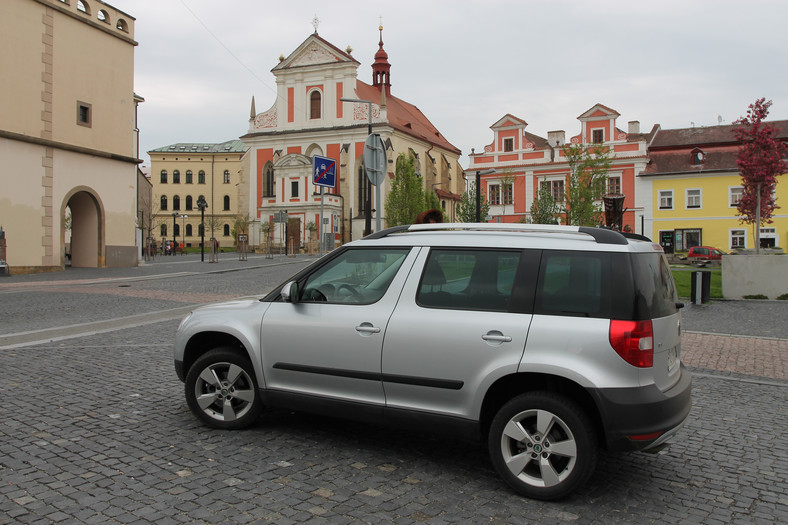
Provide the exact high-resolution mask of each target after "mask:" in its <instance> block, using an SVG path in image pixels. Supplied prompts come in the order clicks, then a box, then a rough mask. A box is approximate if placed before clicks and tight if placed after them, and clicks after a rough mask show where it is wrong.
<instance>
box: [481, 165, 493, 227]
mask: <svg viewBox="0 0 788 525" xmlns="http://www.w3.org/2000/svg"><path fill="white" fill-rule="evenodd" d="M493 173H498V172H497V171H496V170H495V168H492V169H489V170H484V171H477V172H476V222H482V179H481V176H482V175H492V174H493Z"/></svg>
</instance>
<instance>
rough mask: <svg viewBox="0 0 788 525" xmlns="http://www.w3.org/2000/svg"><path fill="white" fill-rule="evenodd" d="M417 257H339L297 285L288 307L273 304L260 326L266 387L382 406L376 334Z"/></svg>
mask: <svg viewBox="0 0 788 525" xmlns="http://www.w3.org/2000/svg"><path fill="white" fill-rule="evenodd" d="M416 251H418V250H414V253H411V249H410V248H396V247H394V248H388V247H387V248H372V249H364V248H351V249H346V250H343V251H340V252H339V253H338V254H337V255H336V256H335V257H333V258H331V259H330V260H328V261H327V262H326V263H325V264H323V265H321V266H319V267H318V268H316V269H315V270H314V271H313V272H312V273H310V274H308V275H306V276H303V277H302V278H300V279H299V280H298V282H297V287H298V290H299V291H298V292H294V293H293V294H292V295H293V296H295V297H294V298H293V299H294V300H295V302H284V301H277V302H274V303H272V304H271V307H270V308H268V310H267V311H266V313H265V316H264V317H263V322H262V327H261V330H262V335H261V341H262V356H263V373H264V375H265V380H266V388H267V389H269V390H271V391H272V392H274V394H276V393H282V394H288V393H291V394H299V395H301V394H306V395H307V396H309V397H311V398H315V397H319V398H323V399H326V400H337V401H348V402H354V403H360V404H366V405H374V406H378V407H382V406H383V387H382V384H381V378H380V355H381V349H382V346H383V336H384V334H385V332H386V327H387V325H388V322H389V318H390V317H391V313H392V311H393V310H394V307H395V306H396V304H397V300H398V298H399V294H400V290H401V288H402V285H403V283H404V282H405V278H406V277H407V274H408V271H409V270H410V267H411V266H412V265H413V260H414V258H415V252H416ZM291 290H293V288H291Z"/></svg>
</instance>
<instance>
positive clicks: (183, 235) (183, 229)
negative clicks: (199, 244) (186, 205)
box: [181, 213, 189, 255]
mask: <svg viewBox="0 0 788 525" xmlns="http://www.w3.org/2000/svg"><path fill="white" fill-rule="evenodd" d="M188 218H189V216H188V215H186V214H185V213H184V214H182V215H181V243H183V249H184V250H186V219H188ZM183 254H184V252H181V255H183Z"/></svg>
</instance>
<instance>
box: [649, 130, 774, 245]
mask: <svg viewBox="0 0 788 525" xmlns="http://www.w3.org/2000/svg"><path fill="white" fill-rule="evenodd" d="M771 124H772V125H773V126H774V127H775V128H776V129H778V130H779V131H778V133H777V137H778V138H779V139H781V140H783V141H784V142H788V121H774V122H771ZM735 127H736V126H732V125H729V126H713V127H707V128H686V129H672V130H660V131H659V132H658V133H657V135H656V137H655V138H654V140H653V141H652V143H651V146H650V147H649V157H650V159H651V161H650V163H649V165H648V166H647V167H646V169H645V170H644V171H643V172H642V173H641V174H640V176H639V177H640V179H641V182H642V184H643V187H644V189H645V190H646V191H644V194H645V195H648V196H649V197H648V202H647V203H646V204H645V206H646V207H647V208H648V210H647V212H646V214H645V216H646V217H650V218H651V219H650V220H648V221H647V225H646V235H647V236H649V237H651V238H653V239H655V240H658V241H659V243H660V244H661V245H662V246H663V247H664V248H665V251H666V252H668V253H672V252H674V251H675V252H683V251H687V250H688V249H689V248H690V247H692V246H701V245H703V246H713V247H715V248H720V249H722V250H724V251H729V250H738V251H741V250H750V249H754V248H755V229H754V227H753V226H752V225H749V224H744V223H742V222H741V220H740V219H741V216H740V215H738V211H737V209H736V205H737V203H738V199H739V197H740V195H741V191H742V185H741V176H740V175H739V171H738V167H737V165H736V155H737V150H738V143H737V142H736V140H735V138H734V136H733V133H732V130H733V129H734V128H735ZM782 178H783V177H778V179H777V181H778V182H777V187H776V197H777V204H778V206H779V204H780V203H781V202H788V182H786V181H784V180H781V179H782ZM772 220H773V222H772V224H764V225H762V226H761V231H760V239H761V247H766V248H768V247H778V246H779V247H782V248H783V249H785V248H786V239H788V213H786V211H785V209H784V208H778V209H777V210H775V214H774V215H773V217H772Z"/></svg>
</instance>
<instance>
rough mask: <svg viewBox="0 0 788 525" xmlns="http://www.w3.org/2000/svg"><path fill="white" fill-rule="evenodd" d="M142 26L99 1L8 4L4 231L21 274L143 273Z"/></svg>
mask: <svg viewBox="0 0 788 525" xmlns="http://www.w3.org/2000/svg"><path fill="white" fill-rule="evenodd" d="M134 22H135V20H134V18H133V17H132V16H130V15H128V14H126V13H123V12H122V11H119V10H117V9H115V8H113V7H112V6H110V5H108V4H105V3H103V2H99V1H94V0H80V1H77V0H3V1H2V2H0V71H2V75H0V93H2V97H0V165H2V166H3V170H2V175H0V187H2V193H0V224H1V225H2V228H3V230H4V232H5V235H6V241H7V262H8V265H9V267H10V269H11V272H12V273H22V272H36V271H51V270H60V269H63V268H64V267H65V266H66V262H67V256H69V257H70V261H71V264H72V266H83V267H103V266H134V265H136V264H137V261H138V257H139V251H138V249H137V247H136V246H135V233H136V230H135V220H136V217H137V210H136V203H137V152H136V148H137V145H136V144H137V135H136V127H137V126H136V111H135V109H136V105H137V104H138V103H139V102H141V101H142V99H141V98H140V97H136V96H135V95H134V47H135V46H136V45H137V42H135V40H134ZM69 218H70V219H69ZM69 224H70V228H69ZM67 251H69V253H67Z"/></svg>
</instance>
